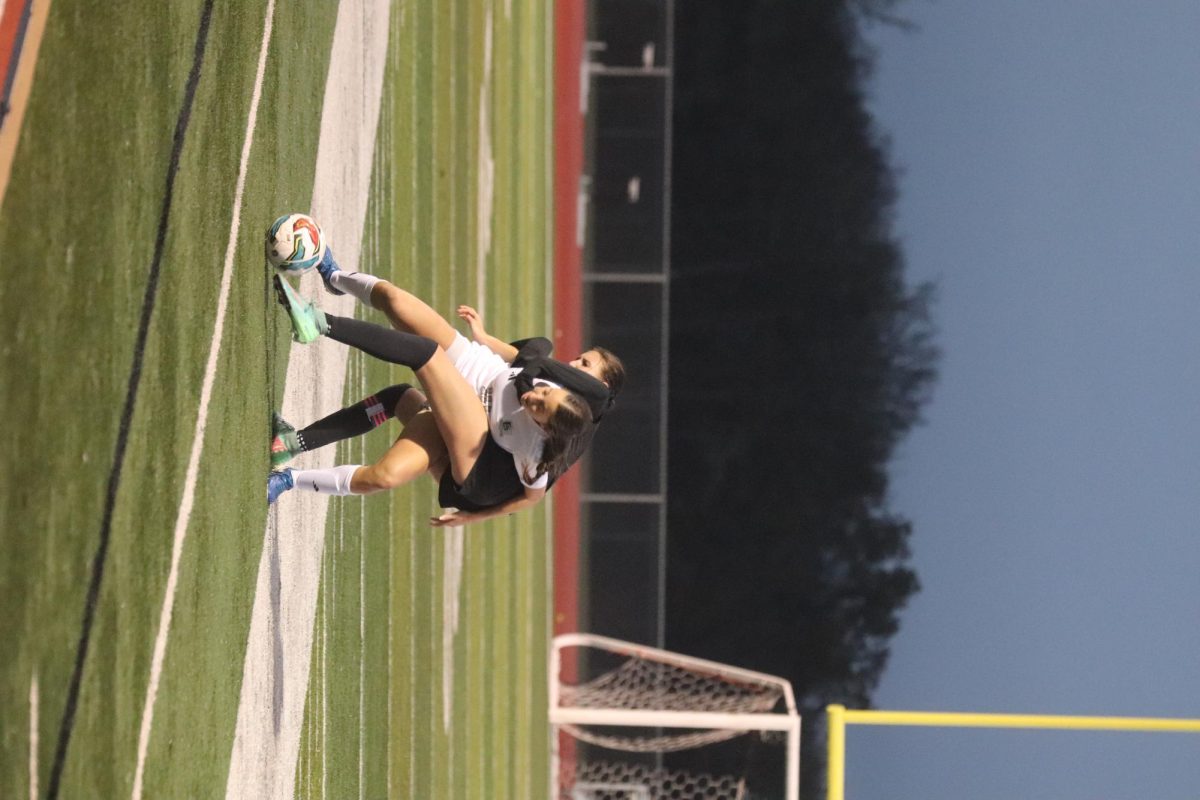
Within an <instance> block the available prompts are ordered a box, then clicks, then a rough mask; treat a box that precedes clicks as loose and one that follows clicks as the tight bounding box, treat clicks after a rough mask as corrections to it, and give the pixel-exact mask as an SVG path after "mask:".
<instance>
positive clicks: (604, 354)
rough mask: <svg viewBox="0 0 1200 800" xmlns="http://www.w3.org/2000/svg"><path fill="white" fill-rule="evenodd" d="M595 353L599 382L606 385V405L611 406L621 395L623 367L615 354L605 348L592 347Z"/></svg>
mask: <svg viewBox="0 0 1200 800" xmlns="http://www.w3.org/2000/svg"><path fill="white" fill-rule="evenodd" d="M591 349H592V350H595V351H596V353H598V354H599V355H600V361H601V362H602V363H601V365H600V380H602V381H604V382H605V383H607V384H608V405H609V406H612V404H613V401H614V400H616V399H617V395H618V394H620V393H621V387H622V386H624V385H625V365H624V364H623V363H621V359H619V358H617V354H616V353H614V352H613V351H612V350H609V349H608V348H606V347H593V348H591Z"/></svg>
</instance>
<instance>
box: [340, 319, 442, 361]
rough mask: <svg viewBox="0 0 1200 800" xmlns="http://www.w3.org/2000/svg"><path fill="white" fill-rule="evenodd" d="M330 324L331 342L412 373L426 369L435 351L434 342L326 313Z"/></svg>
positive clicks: (435, 345)
mask: <svg viewBox="0 0 1200 800" xmlns="http://www.w3.org/2000/svg"><path fill="white" fill-rule="evenodd" d="M325 319H326V320H327V321H328V322H329V332H328V333H327V334H326V335H327V336H328V337H329V338H330V339H333V340H335V341H338V342H341V343H342V344H348V345H350V346H351V347H357V348H358V349H359V350H362V351H363V352H364V353H366V354H367V355H369V356H375V358H378V359H382V360H383V361H390V362H391V363H393V364H402V365H403V366H406V367H409V368H410V369H412V370H418V369H420V368H421V367H423V366H425V364H426V362H428V361H429V359H431V358H433V354H434V353H435V352H437V342H435V341H434V340H433V339H430V338H428V337H425V336H417V335H416V334H415V333H405V332H403V331H397V330H392V329H391V328H385V327H383V326H382V325H376V324H374V323H372V322H363V321H362V320H360V319H354V318H353V317H337V316H334V315H333V314H326V315H325Z"/></svg>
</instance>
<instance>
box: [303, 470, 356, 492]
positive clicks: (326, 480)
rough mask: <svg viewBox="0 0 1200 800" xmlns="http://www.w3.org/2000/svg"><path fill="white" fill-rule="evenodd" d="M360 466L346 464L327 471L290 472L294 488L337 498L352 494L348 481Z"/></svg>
mask: <svg viewBox="0 0 1200 800" xmlns="http://www.w3.org/2000/svg"><path fill="white" fill-rule="evenodd" d="M360 466H362V465H361V464H346V465H344V466H341V467H330V468H328V469H294V470H292V480H293V481H295V487H294V488H296V489H304V490H305V491H309V492H321V493H323V494H330V495H336V496H339V497H340V496H342V495H347V494H353V492H351V491H350V479H351V478H353V477H354V472H355V471H356V470H357V469H358V468H359V467H360Z"/></svg>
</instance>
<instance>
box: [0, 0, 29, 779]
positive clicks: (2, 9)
mask: <svg viewBox="0 0 1200 800" xmlns="http://www.w3.org/2000/svg"><path fill="white" fill-rule="evenodd" d="M3 11H4V7H3V5H0V12H3ZM37 798H38V680H37V670H34V673H33V679H32V680H30V682H29V800H37Z"/></svg>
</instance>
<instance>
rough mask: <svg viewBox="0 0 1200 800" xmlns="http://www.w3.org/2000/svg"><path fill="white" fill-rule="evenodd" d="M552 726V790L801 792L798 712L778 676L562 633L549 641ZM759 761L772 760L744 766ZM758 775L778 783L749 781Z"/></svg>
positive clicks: (669, 796)
mask: <svg viewBox="0 0 1200 800" xmlns="http://www.w3.org/2000/svg"><path fill="white" fill-rule="evenodd" d="M550 724H551V726H552V728H553V731H552V733H553V736H552V737H551V741H552V743H553V747H554V749H555V752H554V753H553V756H554V758H553V759H552V760H553V762H554V763H553V766H552V769H553V772H554V774H553V776H552V780H554V781H555V782H556V786H557V794H556V797H557V798H558V800H735V799H736V800H751V798H756V797H785V798H787V800H797V797H798V795H799V772H800V717H799V715H798V714H797V713H796V705H795V700H794V698H793V696H792V687H791V685H790V684H789V683H788V682H787V681H785V680H783V679H782V678H776V677H773V676H771V675H764V674H762V673H758V672H751V671H750V670H744V669H739V668H737V667H731V666H727V665H725V664H718V663H716V662H712V661H706V660H704V659H699V658H692V657H690V656H684V655H680V654H678V653H671V652H668V651H666V650H659V649H656V648H652V647H645V646H642V645H636V644H631V643H629V642H622V641H619V640H617V639H610V638H607V637H603V636H593V635H590V634H565V635H563V636H558V637H555V639H554V644H553V647H552V649H551V663H550ZM749 753H754V754H755V755H756V756H757V759H750V756H749V755H748V754H749ZM764 759H765V761H767V762H773V763H774V766H773V768H772V767H767V768H766V769H762V768H759V769H757V770H751V769H748V768H747V766H746V765H747V764H748V763H749V761H750V760H755V761H756V763H759V764H760V766H761V762H763V761H764ZM739 762H741V765H740V766H739ZM718 768H719V769H718ZM764 774H766V775H771V774H774V775H775V776H776V780H774V781H770V780H769V779H768V782H770V783H774V784H776V785H768V786H761V785H757V784H755V783H754V780H755V779H756V778H757V779H759V780H760V782H761V780H762V776H763V775H764Z"/></svg>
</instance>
